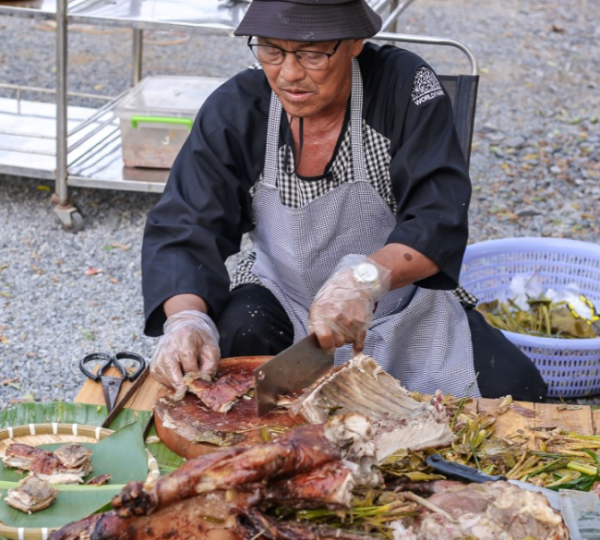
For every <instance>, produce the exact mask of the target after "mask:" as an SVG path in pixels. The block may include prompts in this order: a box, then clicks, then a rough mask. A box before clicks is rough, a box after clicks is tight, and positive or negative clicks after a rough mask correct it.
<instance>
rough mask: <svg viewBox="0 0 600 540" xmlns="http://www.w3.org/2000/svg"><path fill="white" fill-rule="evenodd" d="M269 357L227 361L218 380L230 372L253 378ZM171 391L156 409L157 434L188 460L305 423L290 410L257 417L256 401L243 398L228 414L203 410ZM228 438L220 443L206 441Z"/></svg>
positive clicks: (190, 398) (164, 393)
mask: <svg viewBox="0 0 600 540" xmlns="http://www.w3.org/2000/svg"><path fill="white" fill-rule="evenodd" d="M270 358H271V357H270V356H239V357H236V358H224V359H222V360H221V362H220V363H219V369H218V371H217V377H219V376H221V375H224V374H225V373H228V372H232V371H233V372H237V373H243V374H246V375H248V376H251V375H252V373H253V372H254V370H255V369H256V368H257V367H259V366H260V365H262V364H263V363H264V362H266V361H267V360H269V359H270ZM170 395H171V392H170V391H168V390H166V389H165V390H164V391H162V392H161V393H159V398H158V400H157V402H156V405H155V407H154V421H155V424H156V431H157V433H158V436H159V437H160V439H161V440H162V442H163V443H164V444H165V445H166V446H167V447H168V448H169V449H170V450H172V451H173V452H175V453H176V454H178V455H179V456H182V457H184V458H186V459H190V458H194V457H198V456H201V455H204V454H207V453H209V452H214V451H216V450H219V449H221V448H231V447H247V446H251V445H254V444H257V443H261V442H266V441H268V440H270V439H271V438H272V437H273V436H276V435H277V434H278V433H282V432H283V431H285V430H287V429H289V428H291V427H293V426H295V425H299V424H302V423H303V421H302V420H301V419H298V418H293V417H291V416H290V415H289V414H288V412H287V411H285V410H280V409H276V410H274V411H271V412H270V413H268V414H267V415H265V416H262V417H258V415H257V413H256V401H255V399H254V397H252V399H245V398H241V399H239V400H238V401H237V403H236V404H235V405H234V406H233V407H232V409H231V410H230V411H229V412H227V413H217V412H214V411H212V410H210V409H207V408H206V407H204V406H203V405H202V404H201V402H200V400H199V399H198V398H197V397H196V396H195V395H193V394H190V393H188V394H187V395H186V396H185V398H184V399H183V400H182V401H177V402H176V401H173V400H172V399H171V398H170ZM216 439H226V440H227V441H226V442H224V443H220V444H213V443H209V442H206V441H207V440H216Z"/></svg>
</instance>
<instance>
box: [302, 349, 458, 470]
mask: <svg viewBox="0 0 600 540" xmlns="http://www.w3.org/2000/svg"><path fill="white" fill-rule="evenodd" d="M290 411H291V413H292V415H300V416H302V417H303V418H304V419H305V420H306V421H307V422H310V423H311V424H321V423H323V422H326V421H327V419H328V418H329V417H330V416H331V415H332V414H334V413H335V414H337V413H340V412H341V413H344V412H351V413H358V414H360V415H363V416H365V417H367V418H369V420H370V421H371V424H372V425H373V430H374V432H375V435H374V442H375V448H376V456H377V460H378V461H382V460H383V459H385V458H386V457H387V456H389V455H391V454H393V453H394V452H395V451H397V450H399V449H406V448H408V449H411V450H419V449H422V448H430V447H436V446H446V445H448V444H451V443H452V442H453V441H454V439H455V436H454V435H453V433H452V431H451V430H450V426H449V422H448V418H447V415H446V410H445V407H444V405H443V403H442V395H441V393H439V392H438V393H436V395H435V396H434V397H433V398H432V399H431V401H430V402H429V403H420V402H418V401H416V400H414V399H413V398H411V397H410V395H409V393H408V391H407V390H406V389H405V388H404V387H403V386H401V384H400V381H398V380H397V379H395V378H394V377H392V376H391V375H389V374H388V373H386V372H385V371H383V369H382V368H381V367H380V366H379V365H378V364H377V362H375V360H373V359H372V358H370V357H368V356H366V355H364V354H359V355H356V356H355V357H354V358H353V359H352V360H350V361H349V362H346V363H345V364H343V365H342V366H340V367H338V368H336V369H334V370H332V371H331V372H329V373H328V374H327V375H325V376H323V377H321V379H319V380H318V381H316V382H315V383H314V384H313V385H312V386H310V387H309V388H308V389H307V390H306V391H305V392H304V393H303V394H302V395H301V396H300V397H299V398H298V399H297V400H295V401H294V402H293V403H292V404H291V406H290Z"/></svg>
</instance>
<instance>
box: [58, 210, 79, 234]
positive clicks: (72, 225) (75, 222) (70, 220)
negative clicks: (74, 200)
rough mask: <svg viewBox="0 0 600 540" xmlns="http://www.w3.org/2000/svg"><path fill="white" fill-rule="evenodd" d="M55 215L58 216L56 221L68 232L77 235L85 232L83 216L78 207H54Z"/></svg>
mask: <svg viewBox="0 0 600 540" xmlns="http://www.w3.org/2000/svg"><path fill="white" fill-rule="evenodd" d="M54 213H55V215H56V219H57V220H58V221H59V222H60V224H61V225H62V226H63V228H64V229H65V230H66V231H69V232H72V233H77V232H79V231H81V230H83V227H84V220H83V216H82V215H81V212H80V211H79V210H78V209H77V207H76V206H74V205H72V204H70V205H66V206H65V205H60V204H57V205H56V206H55V207H54Z"/></svg>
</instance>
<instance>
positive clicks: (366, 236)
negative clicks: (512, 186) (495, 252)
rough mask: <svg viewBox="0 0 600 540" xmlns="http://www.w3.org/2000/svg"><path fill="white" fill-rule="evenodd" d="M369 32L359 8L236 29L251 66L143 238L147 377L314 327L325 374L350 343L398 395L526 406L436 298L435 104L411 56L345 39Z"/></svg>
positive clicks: (446, 175) (472, 319) (440, 157)
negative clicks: (246, 240)
mask: <svg viewBox="0 0 600 540" xmlns="http://www.w3.org/2000/svg"><path fill="white" fill-rule="evenodd" d="M380 27H381V19H380V17H379V16H378V15H377V14H376V13H375V12H374V11H373V10H372V9H371V8H370V7H369V6H368V5H367V4H366V2H365V1H364V0H254V1H253V2H252V3H251V5H250V6H249V8H248V11H247V13H246V15H245V17H244V19H243V20H242V22H241V24H240V25H239V27H238V28H237V30H236V32H235V34H236V35H242V36H249V38H248V45H249V47H250V48H251V49H252V52H253V53H254V55H255V57H256V58H257V60H258V62H259V66H258V67H257V68H256V69H248V70H245V71H243V72H241V73H239V74H238V75H236V76H235V77H233V78H232V79H230V80H229V81H228V82H226V83H225V84H224V85H223V86H222V87H220V88H219V89H218V90H217V91H216V92H215V93H214V94H213V95H212V96H211V97H210V98H209V99H208V100H207V101H206V103H205V104H204V105H203V107H202V109H201V110H200V113H199V115H198V117H197V119H196V122H195V124H194V127H193V129H192V132H191V133H190V136H189V138H188V140H187V142H186V143H185V145H184V147H183V149H182V151H181V153H180V154H179V156H178V158H177V160H176V162H175V164H174V166H173V169H172V172H171V176H170V178H169V181H168V183H167V186H166V189H165V192H164V195H163V197H162V199H161V201H160V202H159V203H158V205H157V206H156V208H154V209H153V210H152V212H151V213H150V215H149V216H148V222H147V226H146V230H145V238H144V246H143V289H144V298H145V309H146V317H147V319H146V333H147V334H149V335H160V333H161V329H163V324H164V335H163V337H162V338H161V340H160V341H159V343H158V345H157V348H156V351H155V354H154V358H153V361H152V371H153V374H154V375H155V377H156V378H157V379H158V380H160V381H161V382H163V383H165V384H167V385H169V386H171V387H173V388H174V390H175V392H176V395H177V396H179V397H181V396H182V395H183V394H184V393H185V384H184V383H183V380H182V375H183V374H184V373H186V372H201V373H203V374H204V375H205V377H207V378H209V377H211V376H212V375H214V373H215V371H216V368H217V363H218V361H219V358H220V357H221V356H224V357H228V356H244V355H263V354H265V355H272V354H276V353H278V352H280V351H281V350H283V349H285V348H286V347H288V346H289V345H291V344H292V343H293V342H294V341H297V340H298V339H300V338H302V337H304V336H306V335H307V333H309V332H315V333H316V335H317V338H318V340H319V343H320V344H321V346H322V347H323V348H325V349H330V350H333V349H336V353H335V358H336V362H337V363H341V362H344V361H346V360H348V359H349V358H350V357H351V355H352V354H353V351H361V350H363V351H364V352H365V353H367V354H369V355H372V356H373V357H374V358H375V360H376V361H377V362H378V363H379V364H380V365H381V366H382V367H383V368H384V369H385V370H386V371H388V372H389V373H391V374H392V375H394V376H396V377H397V378H399V379H400V380H401V381H402V383H403V384H404V385H405V386H406V387H408V388H409V389H411V390H418V391H421V392H428V393H431V392H434V391H435V390H437V389H438V388H439V389H441V390H442V391H444V392H447V393H451V394H454V395H457V396H463V395H472V396H479V395H484V396H487V397H497V396H501V395H505V394H512V395H513V396H514V397H515V398H516V399H525V400H530V401H537V400H541V399H543V398H544V396H545V392H546V385H545V384H544V382H543V380H542V379H541V377H540V375H539V373H538V371H537V369H536V368H535V366H534V365H533V364H532V362H531V361H530V360H529V359H528V358H527V357H526V356H525V355H523V354H521V353H520V352H519V351H518V350H517V349H516V348H515V347H514V346H513V345H512V344H510V343H509V342H508V341H507V340H506V339H505V338H504V337H503V336H502V334H501V333H500V332H499V331H497V330H495V329H492V328H491V327H489V326H487V325H486V324H485V322H484V320H483V318H482V317H481V316H480V315H479V314H478V313H477V312H476V311H475V310H473V308H472V306H466V307H465V306H463V305H462V304H461V303H460V302H459V300H458V298H457V296H456V295H455V294H453V293H452V292H451V291H452V290H453V289H455V288H456V287H457V285H458V283H457V280H458V274H459V271H460V265H461V261H462V256H463V253H464V249H465V246H466V242H467V234H468V226H467V210H468V204H469V199H470V194H471V186H470V180H469V176H468V172H467V167H466V164H465V160H464V157H463V155H462V153H461V150H460V146H459V142H458V140H457V136H456V133H455V130H454V125H453V119H452V109H451V104H450V102H449V99H448V97H447V95H446V94H445V92H444V90H443V89H442V87H441V85H440V83H439V81H438V79H437V77H436V76H435V74H434V73H433V71H432V70H431V68H430V67H429V66H428V65H427V64H426V63H425V62H424V61H423V60H422V59H420V58H419V57H417V56H415V55H413V54H411V53H409V52H407V51H403V50H401V49H399V48H396V47H378V46H375V45H374V44H368V43H364V39H366V38H369V37H372V36H374V35H375V34H376V33H377V31H378V30H379V29H380ZM246 232H250V236H251V239H252V242H253V248H254V251H253V253H252V254H251V255H249V256H248V257H246V258H245V259H244V260H242V262H241V263H240V265H239V266H238V269H237V272H236V274H235V276H234V278H233V281H232V283H231V287H229V286H230V283H229V276H228V273H227V270H226V267H225V264H224V261H225V260H226V258H227V257H228V256H230V255H232V254H235V253H237V252H238V251H239V249H240V242H241V237H242V234H244V233H246ZM230 288H231V290H229V289H230Z"/></svg>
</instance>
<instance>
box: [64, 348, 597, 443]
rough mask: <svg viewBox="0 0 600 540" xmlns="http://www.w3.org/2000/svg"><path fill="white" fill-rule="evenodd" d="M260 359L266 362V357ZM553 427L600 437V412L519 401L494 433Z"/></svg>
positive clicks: (149, 386)
mask: <svg viewBox="0 0 600 540" xmlns="http://www.w3.org/2000/svg"><path fill="white" fill-rule="evenodd" d="M250 358H251V359H255V360H256V359H257V358H259V357H240V358H237V359H223V360H222V362H230V361H239V360H240V359H242V360H246V359H250ZM262 358H264V359H265V360H266V359H267V358H269V357H262ZM130 385H131V383H129V382H127V381H126V382H125V383H124V384H123V388H122V389H121V395H124V394H125V392H126V391H127V389H128V388H129V386H130ZM161 391H162V392H164V391H165V389H164V387H163V386H162V385H161V384H159V383H157V382H156V381H155V380H154V379H153V378H152V376H150V377H148V378H147V379H146V381H145V382H144V384H143V385H142V386H141V387H140V389H139V390H138V392H137V393H136V394H135V395H134V396H132V397H131V399H129V400H128V402H127V404H126V405H125V407H127V408H131V409H134V410H143V411H151V410H152V409H153V407H154V404H155V403H156V400H157V397H158V396H159V394H160V392H161ZM75 402H76V403H89V404H93V405H104V396H103V394H102V388H101V387H100V385H99V384H98V383H95V382H94V381H90V380H86V381H85V383H84V384H83V386H82V388H81V390H80V391H79V393H78V394H77V397H76V398H75ZM467 406H468V407H471V408H472V410H475V411H477V412H480V413H481V412H484V411H490V412H493V411H495V410H496V409H497V406H498V400H495V399H484V398H481V399H477V400H473V401H472V402H471V403H469V404H468V405H467ZM555 427H561V428H564V429H566V430H571V431H576V432H577V433H580V434H582V435H598V434H600V410H595V409H592V407H590V406H587V405H582V406H579V407H577V408H575V407H574V406H565V405H557V404H550V403H529V402H525V401H519V402H515V403H514V406H513V407H512V408H511V409H509V410H508V411H507V412H506V413H505V414H502V415H500V416H498V420H497V427H496V434H497V435H498V436H501V437H505V436H511V435H514V434H515V433H518V432H519V431H520V430H521V431H524V430H527V429H536V428H555Z"/></svg>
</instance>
